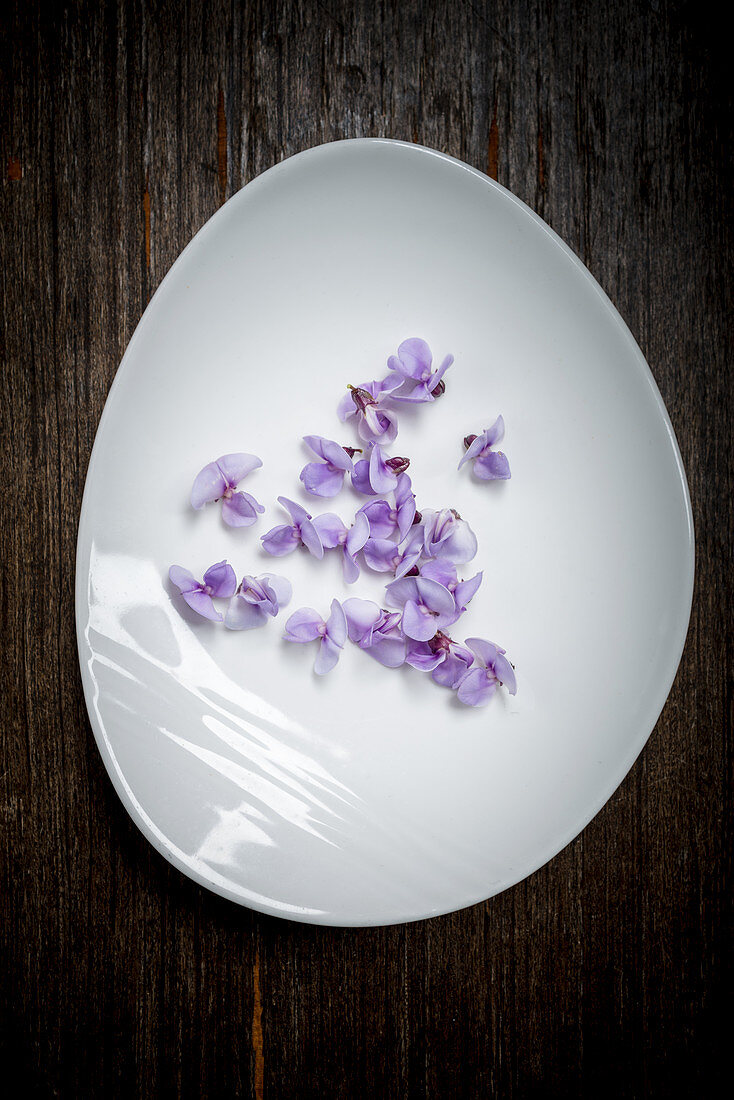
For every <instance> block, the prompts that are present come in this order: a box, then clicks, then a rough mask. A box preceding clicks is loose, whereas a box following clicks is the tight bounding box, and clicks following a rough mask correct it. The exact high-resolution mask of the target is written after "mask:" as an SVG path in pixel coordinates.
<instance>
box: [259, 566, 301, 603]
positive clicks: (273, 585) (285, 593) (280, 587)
mask: <svg viewBox="0 0 734 1100" xmlns="http://www.w3.org/2000/svg"><path fill="white" fill-rule="evenodd" d="M260 580H261V581H262V582H263V583H264V584H265V586H266V587H267V588H270V589H271V591H272V593H273V595H274V596H275V599H276V602H277V604H278V609H279V610H280V609H282V608H284V607H287V606H288V604H289V603H290V602H291V599H292V598H293V588H292V586H291V582H290V581H289V580H288V579H287V578H286V577H279V576H278V574H277V573H263V574H262V576H261V577H260Z"/></svg>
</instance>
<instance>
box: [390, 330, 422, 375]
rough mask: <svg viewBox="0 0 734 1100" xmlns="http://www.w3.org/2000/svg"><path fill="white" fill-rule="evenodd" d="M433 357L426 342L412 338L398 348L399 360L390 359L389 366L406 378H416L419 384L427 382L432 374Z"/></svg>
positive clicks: (415, 337) (404, 341)
mask: <svg viewBox="0 0 734 1100" xmlns="http://www.w3.org/2000/svg"><path fill="white" fill-rule="evenodd" d="M432 362H433V355H432V353H431V349H430V348H429V346H428V344H427V343H426V341H425V340H421V339H420V338H419V337H417V336H412V337H411V338H410V339H408V340H403V342H402V344H401V345H400V347H399V348H398V354H397V358H396V359H395V358H392V357H391V358H390V359H389V360H388V366H389V367H390V368H391V369H392V370H396V371H399V372H400V374H402V375H403V376H404V377H405V378H414V379H415V380H416V381H417V382H419V381H421V380H425V379H426V378H427V377H428V375H429V374H430V373H431V363H432Z"/></svg>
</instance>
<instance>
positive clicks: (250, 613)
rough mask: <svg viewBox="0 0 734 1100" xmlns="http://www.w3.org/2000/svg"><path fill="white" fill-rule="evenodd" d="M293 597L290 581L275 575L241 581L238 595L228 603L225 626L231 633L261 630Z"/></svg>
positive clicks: (270, 574) (267, 574)
mask: <svg viewBox="0 0 734 1100" xmlns="http://www.w3.org/2000/svg"><path fill="white" fill-rule="evenodd" d="M292 595H293V589H292V588H291V584H290V581H288V580H286V578H285V577H278V576H276V575H275V573H263V574H262V576H260V577H243V578H242V583H241V584H240V587H239V591H238V592H237V594H236V595H235V596H233V597H232V599H231V600H230V601H229V607H228V608H227V614H226V615H225V617H224V625H225V626H228V627H229V629H230V630H252V629H253V627H256V626H262V625H263V624H264V623H266V622H267V620H268V617H271V618H275V616H276V615H277V614H278V612H279V611H280V609H281V607H285V606H286V604H288V603H290V599H291V596H292Z"/></svg>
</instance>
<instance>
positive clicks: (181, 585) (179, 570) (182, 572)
mask: <svg viewBox="0 0 734 1100" xmlns="http://www.w3.org/2000/svg"><path fill="white" fill-rule="evenodd" d="M168 576H169V577H170V579H171V582H172V583H173V584H175V585H176V588H178V589H179V591H180V592H194V591H195V590H197V589H200V588H201V585H200V584H199V582H198V581H197V579H196V577H195V576H194V574H193V573H192V572H190V570H188V569H184V567H183V566H182V565H172V566H171V568H170V569H169V570H168Z"/></svg>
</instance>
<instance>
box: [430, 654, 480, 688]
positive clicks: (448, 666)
mask: <svg viewBox="0 0 734 1100" xmlns="http://www.w3.org/2000/svg"><path fill="white" fill-rule="evenodd" d="M457 648H459V649H461V650H463V652H464V653H468V658H467V659H465V660H462V658H461V657H460V656H458V655H457V654H455V653H449V655H448V656H447V657H446V660H445V661H442V662H441V664H440V665H439V666H438V667H437V668H435V669H434V670H433V672H432V673H431V679H432V680H433V682H434V683H436V684H440V685H441V687H448V688H455V687H458V686H459V684H460V683H461V681H462V679H463V678H464V676H466V673H467V670H468V669H469V666H470V665H471V663H472V661H473V659H474V658H473V656H472V654H471V653H470V652H469V651H468V650H464V647H463V646H460V647H457Z"/></svg>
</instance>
